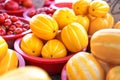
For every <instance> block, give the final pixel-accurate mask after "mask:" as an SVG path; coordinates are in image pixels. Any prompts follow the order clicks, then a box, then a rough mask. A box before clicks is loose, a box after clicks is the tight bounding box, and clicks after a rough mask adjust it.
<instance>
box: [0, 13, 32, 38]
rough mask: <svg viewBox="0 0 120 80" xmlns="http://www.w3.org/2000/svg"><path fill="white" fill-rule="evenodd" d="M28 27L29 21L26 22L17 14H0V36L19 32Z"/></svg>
mask: <svg viewBox="0 0 120 80" xmlns="http://www.w3.org/2000/svg"><path fill="white" fill-rule="evenodd" d="M28 29H30V26H29V23H26V22H25V21H23V20H22V19H21V18H19V17H17V16H10V15H8V14H7V13H1V14H0V36H3V35H11V34H14V35H15V34H20V33H22V32H24V31H26V30H28Z"/></svg>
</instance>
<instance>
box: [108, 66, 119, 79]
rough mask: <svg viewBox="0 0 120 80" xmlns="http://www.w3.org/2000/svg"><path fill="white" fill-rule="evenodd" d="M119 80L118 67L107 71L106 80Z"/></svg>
mask: <svg viewBox="0 0 120 80" xmlns="http://www.w3.org/2000/svg"><path fill="white" fill-rule="evenodd" d="M113 79H114V80H119V79H120V66H115V67H113V68H111V69H110V70H109V72H108V73H107V75H106V80H113Z"/></svg>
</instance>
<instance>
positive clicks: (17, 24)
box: [14, 21, 23, 28]
mask: <svg viewBox="0 0 120 80" xmlns="http://www.w3.org/2000/svg"><path fill="white" fill-rule="evenodd" d="M14 25H15V26H16V27H17V28H22V26H23V22H21V21H16V22H14Z"/></svg>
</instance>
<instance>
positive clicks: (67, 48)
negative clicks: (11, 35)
mask: <svg viewBox="0 0 120 80" xmlns="http://www.w3.org/2000/svg"><path fill="white" fill-rule="evenodd" d="M57 19H59V20H57ZM75 19H76V16H75V14H74V12H73V11H72V10H71V9H68V8H62V9H60V10H56V12H55V13H54V14H53V16H52V17H51V16H49V15H46V14H38V15H35V16H33V17H32V18H31V20H30V28H31V30H32V33H30V34H27V35H25V36H24V37H23V38H22V40H21V44H20V47H21V49H22V50H23V51H24V52H25V53H28V54H30V55H32V56H42V57H45V58H61V57H65V56H67V54H68V52H71V53H75V52H79V51H82V50H83V49H84V48H86V47H87V45H88V35H87V32H86V30H85V29H84V27H83V26H82V25H81V24H79V23H77V22H75V21H74V20H75ZM63 21H65V23H63Z"/></svg>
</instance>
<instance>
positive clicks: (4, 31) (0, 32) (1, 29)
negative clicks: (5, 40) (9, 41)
mask: <svg viewBox="0 0 120 80" xmlns="http://www.w3.org/2000/svg"><path fill="white" fill-rule="evenodd" d="M3 35H6V29H4V28H2V27H0V36H3Z"/></svg>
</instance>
